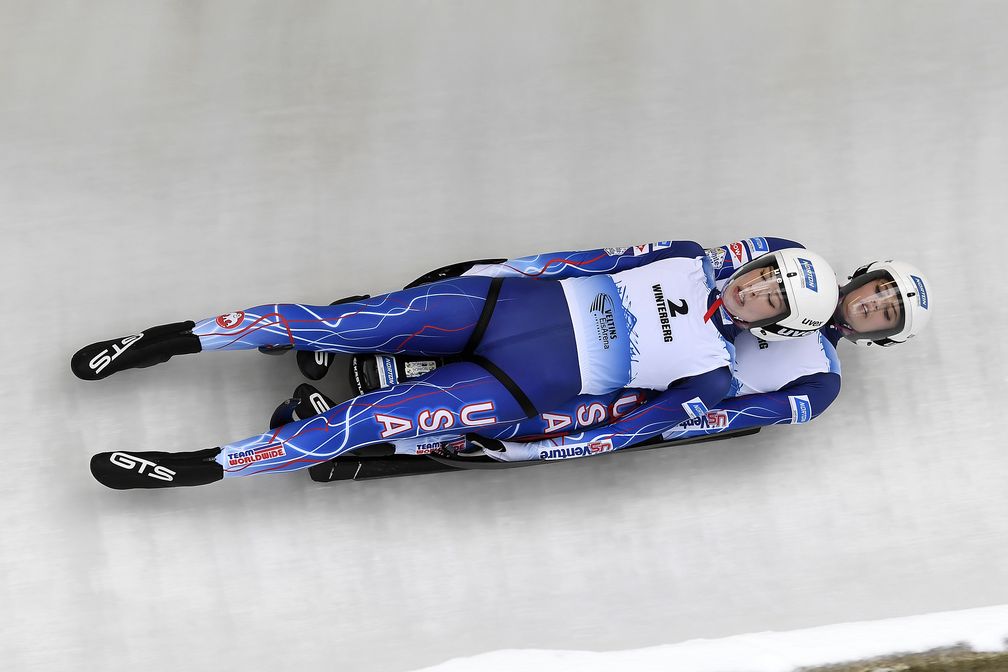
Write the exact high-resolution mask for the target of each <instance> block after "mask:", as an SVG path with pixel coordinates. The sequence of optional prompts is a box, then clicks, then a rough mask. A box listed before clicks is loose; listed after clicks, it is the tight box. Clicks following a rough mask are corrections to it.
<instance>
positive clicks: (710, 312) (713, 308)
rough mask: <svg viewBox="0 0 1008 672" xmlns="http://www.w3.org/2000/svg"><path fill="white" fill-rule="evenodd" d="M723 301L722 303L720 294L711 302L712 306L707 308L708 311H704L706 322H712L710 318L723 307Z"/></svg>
mask: <svg viewBox="0 0 1008 672" xmlns="http://www.w3.org/2000/svg"><path fill="white" fill-rule="evenodd" d="M721 303H722V301H721V297H720V296H719V297H718V298H717V299H715V301H714V303H712V304H711V306H710V308H708V309H707V312H706V313H704V316H703V321H704V322H710V319H711V318H712V317H714V313H716V312H717V309H718V308H720V307H721Z"/></svg>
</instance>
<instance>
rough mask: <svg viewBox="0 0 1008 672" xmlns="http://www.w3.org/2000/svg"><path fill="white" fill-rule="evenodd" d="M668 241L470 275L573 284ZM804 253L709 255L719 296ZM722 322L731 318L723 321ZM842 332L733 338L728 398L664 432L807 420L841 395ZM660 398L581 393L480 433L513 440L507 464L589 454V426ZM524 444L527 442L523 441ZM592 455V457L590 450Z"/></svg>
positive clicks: (421, 446)
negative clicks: (738, 276)
mask: <svg viewBox="0 0 1008 672" xmlns="http://www.w3.org/2000/svg"><path fill="white" fill-rule="evenodd" d="M663 245H664V243H651V244H648V245H638V246H634V247H631V248H606V249H603V250H588V251H584V252H555V253H550V254H543V255H535V256H530V257H523V258H520V259H514V260H508V261H506V262H503V263H501V264H494V265H484V266H476V267H473V268H472V269H471V270H470V271H467V274H470V275H477V274H479V275H488V276H492V277H501V276H503V277H525V276H530V277H569V276H575V277H580V276H585V275H589V274H591V273H593V272H602V273H608V272H612V271H613V270H616V269H620V268H623V267H624V265H625V264H627V263H628V261H630V260H631V259H637V258H649V257H650V256H651V255H654V254H655V252H656V251H659V250H660V249H662V247H661V246H663ZM790 247H802V245H801V244H799V243H796V242H794V241H790V240H786V239H782V238H770V237H760V238H749V239H747V240H742V241H736V242H732V243H729V244H726V245H723V246H720V247H714V248H709V249H707V250H706V253H707V256H708V259H709V261H710V263H711V268H712V270H713V273H714V277H715V282H716V287H717V289H719V290H720V289H722V288H723V286H724V284H725V283H726V282H727V280H728V278H729V277H730V276H731V274H732V273H734V271H735V270H736V269H737V268H739V267H740V266H742V265H743V264H745V263H747V262H748V261H749V260H750V259H752V258H754V257H756V256H759V255H761V254H764V253H766V252H771V251H775V250H780V249H785V248H790ZM721 319H722V320H723V321H724V322H725V323H727V322H728V321H729V320H728V318H727V316H726V315H724V314H722V315H721ZM840 337H841V335H840V332H839V331H838V330H837V329H836V328H834V327H832V326H829V325H827V326H825V327H823V329H821V330H820V331H819V333H818V334H815V335H813V336H807V337H804V338H799V339H793V340H789V341H764V340H761V339H757V338H756V337H755V336H753V335H752V334H751V333H749V332H748V331H741V332H739V333H737V334H736V335H735V336H734V337H733V338H732V341H733V345H734V357H733V359H732V363H731V367H732V381H731V386H730V389H729V391H728V393H727V395H726V398H725V399H722V400H721V401H719V402H718V403H717V405H716V406H715V407H712V408H710V409H708V410H707V411H706V412H705V413H698V414H696V415H693V416H690V417H688V418H685V419H683V421H682V422H680V423H679V424H677V425H676V426H675V427H673V428H671V429H667V430H665V431H663V432H662V435H663V437H664V438H666V439H670V440H671V439H683V438H692V437H697V436H704V435H708V434H717V433H721V432H725V431H729V430H737V429H744V428H747V427H754V426H763V425H775V424H800V423H805V422H808V421H810V420H812V419H813V418H815V417H817V416H818V415H820V414H821V413H822V412H823V411H825V410H826V408H827V407H828V406H829V405H830V404H831V403H832V402H833V401H834V399H836V397H837V395H838V394H839V392H840V362H839V359H838V357H837V354H836V346H837V342H838V341H839V339H840ZM654 395H655V393H654V391H653V390H648V389H623V390H617V391H614V392H610V393H608V394H604V395H581V396H579V397H576V398H575V399H572V400H570V401H569V402H567V403H565V404H563V405H561V406H559V407H555V408H553V409H551V410H549V411H545V412H542V413H540V414H539V415H536V416H534V417H530V418H527V419H524V420H521V421H519V422H515V423H510V424H499V425H496V426H494V427H488V428H485V429H482V428H481V429H480V430H479V432H478V433H479V434H480V435H483V436H487V437H490V438H496V439H500V440H503V441H505V442H506V443H505V445H506V446H507V450H506V452H505V453H503V454H500V455H495V457H498V458H499V459H507V460H533V459H564V458H569V457H580V456H582V455H585V454H588V453H586V449H585V439H584V437H585V436H586V435H585V434H584V433H583V430H585V429H588V428H595V429H604V427H605V426H606V425H609V424H610V423H612V422H613V421H614V420H618V419H620V418H622V417H623V416H625V415H626V414H627V413H629V412H630V411H631V410H633V409H635V408H637V407H638V406H642V405H643V404H645V403H646V402H647V401H648V400H650V399H651V398H653V397H654ZM457 439H458V436H457V435H453V434H446V435H444V436H442V437H437V439H436V440H432V439H431V438H430V437H427V438H425V439H424V440H423V441H411V440H407V439H403V440H398V441H394V443H395V446H396V452H398V453H402V454H418V453H421V454H422V453H428V452H431V451H432V450H437V448H438V446H439V445H440V443H439V441H440V442H441V443H451V442H452V441H456V440H457ZM517 440H520V441H521V443H519V442H518V441H517ZM588 452H591V451H588Z"/></svg>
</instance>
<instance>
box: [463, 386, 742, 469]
mask: <svg viewBox="0 0 1008 672" xmlns="http://www.w3.org/2000/svg"><path fill="white" fill-rule="evenodd" d="M730 383H731V373H730V372H729V370H728V368H727V367H723V368H720V369H715V370H714V371H709V372H707V373H704V374H701V375H699V376H691V377H689V378H684V379H682V380H680V381H677V382H675V383H673V384H672V385H670V386H669V388H668V389H667V390H665V391H664V392H661V393H660V394H658V395H657V396H656V397H655V398H654V399H652V400H651V401H649V402H647V403H645V404H644V405H642V406H640V407H638V408H636V409H635V410H633V411H631V412H630V413H627V414H626V415H625V416H623V417H622V418H620V419H619V420H617V421H616V422H613V423H611V424H608V425H604V426H602V427H595V428H593V429H588V430H585V431H584V432H582V433H580V434H571V435H567V436H562V437H558V438H555V439H544V440H541V441H530V442H527V443H520V442H517V441H500V440H496V439H483V438H477V439H476V441H477V442H478V443H480V444H482V445H483V447H484V450H485V452H486V454H487V455H489V456H490V457H493V458H496V459H499V460H502V461H507V462H513V461H523V460H555V459H566V458H570V457H587V456H589V455H597V454H600V453H607V452H611V451H614V450H619V449H620V448H626V447H627V446H633V445H636V444H638V443H641V442H643V441H646V440H647V439H650V438H652V437H655V436H658V435H660V434H661V433H663V432H666V431H670V430H672V429H674V428H675V427H676V426H677V425H679V424H680V423H682V422H683V421H685V420H688V419H690V418H694V417H700V416H701V415H705V414H706V413H707V412H708V410H707V409H709V408H711V407H713V406H715V405H716V404H717V403H718V402H719V401H721V399H722V398H723V397H724V395H725V393H726V392H727V390H728V386H729V385H730Z"/></svg>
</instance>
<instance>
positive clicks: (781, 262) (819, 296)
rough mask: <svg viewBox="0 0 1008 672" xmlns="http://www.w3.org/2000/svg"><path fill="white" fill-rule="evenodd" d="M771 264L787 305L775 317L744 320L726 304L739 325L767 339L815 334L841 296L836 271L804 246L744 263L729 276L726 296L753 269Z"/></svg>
mask: <svg viewBox="0 0 1008 672" xmlns="http://www.w3.org/2000/svg"><path fill="white" fill-rule="evenodd" d="M767 267H769V268H771V269H772V270H773V271H774V273H773V277H774V278H775V279H776V282H777V286H778V288H779V290H780V291H781V293H782V294H783V296H784V299H785V305H783V306H782V307H781V311H780V312H779V313H778V314H777V315H774V316H772V317H768V318H765V319H760V320H756V321H744V320H742V319H741V318H740V317H738V316H736V315H734V314H733V312H732V309H731V308H729V306H728V305H727V304H723V305H724V307H725V310H726V312H727V313H728V314H729V315H730V316H731V318H732V320H733V321H734V322H735V324H736V325H737V326H739V327H742V328H744V329H748V330H749V331H750V332H752V334H753V335H754V336H756V337H757V338H762V339H763V340H765V341H784V340H788V339H792V338H800V337H802V336H807V335H809V334H812V333H815V332H817V331H819V329H820V328H821V327H822V326H823V325H824V324H826V323H827V322H829V320H830V318H831V317H832V316H833V313H834V311H835V310H836V306H837V301H838V299H839V288H838V287H837V284H838V283H837V280H836V273H834V272H833V267H832V266H830V264H829V262H827V261H826V260H825V259H823V258H822V257H821V256H820V255H818V254H816V253H815V252H812V251H811V250H806V249H803V248H800V247H794V248H787V249H783V250H777V251H776V252H768V253H767V254H764V255H761V256H759V257H756V258H755V259H753V260H752V261H750V262H749V263H747V264H745V265H743V266H742V267H741V268H739V269H738V270H737V271H735V273H733V274H732V276H731V278H729V279H728V283H727V284H726V285H725V288H724V291H723V292H722V297H724V296H725V295H727V294H730V293H731V291H732V289H733V283H735V282H736V281H739V282H744V281H745V278H747V277H752V275H751V274H752V272H753V271H761V272H765V271H764V269H765V268H767ZM764 282H766V280H764ZM735 291H740V289H739V288H735ZM733 303H734V301H733ZM736 312H739V310H738V309H737V310H736Z"/></svg>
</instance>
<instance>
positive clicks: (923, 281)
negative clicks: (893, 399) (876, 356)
mask: <svg viewBox="0 0 1008 672" xmlns="http://www.w3.org/2000/svg"><path fill="white" fill-rule="evenodd" d="M874 278H882V279H886V280H892V282H894V283H895V284H896V288H897V290H898V292H899V300H900V307H901V308H902V311H901V315H900V317H901V321H900V323H899V324H897V325H896V327H895V328H894V329H893V330H889V331H881V332H873V333H867V334H865V333H859V332H857V331H854V330H853V329H851V328H850V325H848V324H846V322H845V321H844V320H843V315H842V310H841V308H842V302H841V305H840V306H838V307H837V316H838V318H839V319H838V323H839V326H840V327H841V331H842V332H843V334H844V337H845V338H847V339H848V340H850V341H852V342H854V343H856V344H858V345H865V346H870V345H882V346H888V345H895V344H896V343H905V342H906V341H907V340H908V339H911V338H913V337H914V336H916V335H917V334H919V333H920V332H921V331H922V330H923V329H924V327H926V326H927V323H928V322H930V321H931V306H930V289H931V283H930V281H929V280H928V279H927V276H925V275H924V274H923V273H921V272H920V269H918V268H917V267H916V266H914V265H912V264H908V263H906V262H905V261H896V260H893V259H886V260H885V261H873V262H871V263H870V264H865V265H864V266H861V267H860V268H858V269H857V270H856V271H854V273H853V275H851V276H850V277H849V278H848V283H847V284H846V285H844V286H843V287H841V288H840V296H841V301H842V298H843V297H844V296H846V295H847V294H849V293H850V292H851V291H853V290H854V289H857V288H858V287H861V286H863V285H865V284H866V283H868V282H870V281H871V280H872V279H874Z"/></svg>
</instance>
